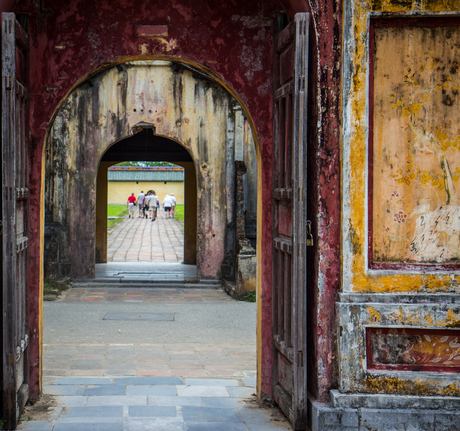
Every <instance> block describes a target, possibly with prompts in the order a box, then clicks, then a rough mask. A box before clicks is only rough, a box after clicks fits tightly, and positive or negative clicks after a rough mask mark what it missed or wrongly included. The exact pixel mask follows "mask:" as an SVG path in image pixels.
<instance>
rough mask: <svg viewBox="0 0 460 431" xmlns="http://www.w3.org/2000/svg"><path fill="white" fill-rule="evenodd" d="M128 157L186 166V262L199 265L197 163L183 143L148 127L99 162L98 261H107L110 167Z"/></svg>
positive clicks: (123, 140)
mask: <svg viewBox="0 0 460 431" xmlns="http://www.w3.org/2000/svg"><path fill="white" fill-rule="evenodd" d="M127 160H130V161H138V162H140V161H143V162H149V161H150V162H162V161H163V162H170V163H174V164H175V165H178V166H181V167H182V168H183V169H184V191H183V194H184V200H183V203H184V204H185V207H184V209H185V213H184V225H183V233H184V250H183V252H184V255H183V263H184V264H188V265H196V260H197V259H196V254H197V253H196V251H197V183H196V170H195V163H194V162H193V160H192V158H191V157H190V154H189V153H188V151H187V150H186V149H185V148H184V147H183V146H181V145H180V144H178V143H176V142H174V141H172V140H170V139H166V138H164V137H161V136H157V135H154V134H153V130H152V129H148V128H147V129H142V130H141V131H140V132H138V133H136V134H134V135H133V136H131V137H129V138H125V139H122V140H121V141H118V142H117V143H116V144H114V145H112V146H111V147H110V148H109V149H108V150H107V151H106V152H105V154H104V155H103V157H102V159H101V161H100V163H99V168H98V174H97V200H96V263H106V262H107V204H108V199H107V197H108V178H107V177H108V169H109V168H110V167H111V166H113V165H116V164H117V163H120V162H123V161H127ZM126 196H128V195H126ZM160 201H161V199H160ZM123 202H124V201H123Z"/></svg>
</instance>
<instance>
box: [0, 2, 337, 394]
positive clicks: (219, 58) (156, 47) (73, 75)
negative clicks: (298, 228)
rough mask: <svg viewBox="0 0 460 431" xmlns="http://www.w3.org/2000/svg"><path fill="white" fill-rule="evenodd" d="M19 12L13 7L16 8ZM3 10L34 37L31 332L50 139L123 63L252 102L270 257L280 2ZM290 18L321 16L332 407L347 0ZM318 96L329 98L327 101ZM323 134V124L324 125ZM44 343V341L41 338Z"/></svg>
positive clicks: (321, 261)
mask: <svg viewBox="0 0 460 431" xmlns="http://www.w3.org/2000/svg"><path fill="white" fill-rule="evenodd" d="M9 3H13V1H12V0H10V2H9ZM9 3H8V2H2V3H1V6H0V9H1V10H3V11H4V10H14V11H15V12H26V13H29V14H30V21H29V33H30V35H31V58H30V60H31V93H32V101H31V102H32V103H31V108H32V112H31V128H32V144H33V145H32V148H33V151H32V174H31V214H32V221H31V232H32V233H31V236H32V238H31V244H30V248H31V256H32V262H31V272H30V284H31V292H32V293H31V308H32V310H35V311H33V312H32V314H31V318H30V324H31V327H36V326H37V323H38V315H37V313H36V310H37V309H36V307H35V304H37V301H38V292H39V286H38V269H39V258H38V255H39V229H40V225H39V218H38V214H39V199H40V190H41V187H42V184H41V169H42V163H41V162H42V160H41V156H42V149H43V142H44V136H45V132H46V129H47V126H48V124H49V121H50V119H51V117H52V114H53V112H54V110H55V109H56V107H57V105H58V103H59V102H60V101H61V100H62V98H63V97H64V96H65V94H66V92H68V91H69V90H70V89H71V87H72V86H73V85H74V84H75V83H76V82H77V81H78V80H79V79H80V78H82V77H83V76H84V75H85V74H87V73H89V72H90V71H92V70H94V69H95V68H97V67H99V66H101V65H103V64H105V63H108V62H111V61H114V60H116V59H117V58H120V57H125V56H133V55H141V54H167V55H172V56H177V57H183V58H187V59H189V60H193V61H196V62H198V63H201V64H204V65H206V66H208V67H209V68H210V69H211V70H212V71H214V72H216V73H218V74H220V75H221V76H222V78H223V79H224V80H225V81H226V82H227V83H228V84H229V86H230V87H232V88H233V89H234V90H235V91H236V93H237V94H238V95H239V96H240V97H241V98H242V100H243V101H244V103H245V104H246V106H247V107H248V109H249V112H250V113H251V115H252V118H253V119H254V123H255V126H256V130H257V133H258V136H259V140H260V150H261V160H262V184H261V185H260V186H261V187H262V195H263V205H264V208H263V209H262V210H261V211H260V212H259V214H261V216H262V217H263V220H262V225H263V228H262V232H261V235H262V242H263V249H265V250H270V249H271V217H270V215H271V208H270V207H271V192H270V189H271V184H272V178H271V139H272V133H271V127H272V37H273V32H274V20H273V17H274V15H275V14H276V13H279V12H282V9H281V7H282V6H281V3H280V2H278V1H276V0H267V1H263V0H257V1H246V0H230V1H225V2H222V1H216V0H207V1H206V0H203V1H196V0H195V1H194V0H171V1H168V2H156V1H153V0H151V1H148V0H147V1H143V2H134V1H129V0H121V1H116V2H114V1H109V0H101V1H94V0H80V1H79V0H69V1H66V2H57V1H54V0H42V1H41V6H40V9H38V6H32V5H28V2H27V1H26V2H19V1H17V3H18V6H17V7H14V6H11V8H12V9H10V5H9ZM285 3H286V10H287V12H288V14H289V15H290V17H291V18H292V17H293V15H294V13H296V12H304V11H311V15H312V21H311V25H312V26H311V33H310V35H311V43H310V60H311V61H310V79H309V85H310V102H311V103H310V107H311V108H310V112H309V115H310V118H311V122H310V124H309V131H310V138H309V142H310V149H309V151H310V162H309V163H310V165H309V170H310V175H309V177H310V184H309V186H310V190H309V191H310V193H309V196H310V197H309V214H310V215H309V217H310V218H311V220H312V221H313V229H314V234H315V247H314V249H309V257H308V259H309V274H308V279H309V280H310V284H309V286H308V289H309V331H310V332H309V346H314V348H313V349H311V350H310V352H309V355H310V358H309V391H310V392H311V393H312V394H313V395H314V396H316V397H318V399H320V400H326V399H327V397H328V391H329V389H330V388H331V387H333V386H334V385H335V374H334V373H335V371H334V354H335V310H334V302H335V300H336V297H337V293H338V289H339V269H340V254H339V253H340V250H339V241H340V231H339V228H340V226H339V220H340V218H339V215H340V188H339V186H340V183H339V126H340V125H339V112H340V100H339V94H340V48H341V2H340V0H308V1H307V0H290V1H289V0H286V2H285ZM136 25H167V26H168V36H167V37H166V38H164V39H156V38H144V37H136ZM318 96H319V97H318ZM318 124H319V126H318ZM270 268H271V255H270V253H268V252H267V253H265V254H264V255H263V256H262V268H260V270H261V274H262V278H263V279H262V283H263V292H262V328H263V331H262V352H261V353H262V357H263V363H262V370H263V379H262V392H264V393H267V394H271V366H272V364H271V317H272V311H271V306H272V304H271V269H270ZM32 335H34V334H32ZM38 358H39V355H38V344H37V339H36V338H32V342H31V363H32V365H33V366H35V368H34V369H33V370H32V376H31V392H32V394H37V393H38V368H37V367H38V366H39V363H38Z"/></svg>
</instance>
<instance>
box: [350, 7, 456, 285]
mask: <svg viewBox="0 0 460 431" xmlns="http://www.w3.org/2000/svg"><path fill="white" fill-rule="evenodd" d="M346 3H347V4H346V5H345V8H348V13H349V14H350V21H351V24H352V25H347V27H348V32H349V33H348V34H349V36H350V37H349V39H348V40H349V42H348V43H347V41H346V40H345V43H346V44H348V47H344V69H347V67H348V64H347V63H350V64H351V74H350V77H349V78H350V85H349V87H348V91H346V92H345V93H344V94H343V100H344V105H343V106H344V115H345V121H344V125H343V127H344V129H343V131H342V136H343V142H342V144H343V148H349V149H352V151H351V150H345V151H344V156H345V157H344V158H343V180H344V181H343V183H344V192H343V206H342V208H343V210H344V211H343V214H344V219H343V227H344V242H345V247H344V252H343V262H344V264H343V271H344V283H343V290H344V291H348V292H417V291H418V292H443V291H444V292H447V291H458V290H459V283H460V276H459V275H458V274H457V273H453V272H446V271H444V272H436V273H435V272H432V271H431V272H430V271H394V270H390V271H377V270H375V271H374V270H370V269H369V268H368V260H367V253H368V248H367V236H368V214H367V209H368V208H367V196H368V183H367V180H368V170H367V167H368V165H367V151H368V124H369V123H368V121H367V119H368V117H367V115H368V114H367V110H368V107H369V106H368V76H369V70H368V66H369V55H370V53H369V51H368V42H369V41H368V35H369V17H370V16H372V15H371V14H372V13H374V12H389V13H391V12H393V13H394V12H397V13H398V15H397V16H396V15H395V17H397V18H404V14H403V12H419V13H420V14H423V13H426V14H429V13H432V12H453V11H457V12H459V11H460V1H446V0H444V1H442V0H439V1H433V0H425V1H422V3H421V5H420V4H419V2H417V1H413V2H411V3H410V2H409V3H408V2H407V1H396V0H388V1H385V0H381V1H379V0H375V1H371V2H368V1H348V2H346ZM400 13H401V14H400ZM377 15H378V14H376V16H377ZM408 18H410V17H408ZM368 54H369V55H368Z"/></svg>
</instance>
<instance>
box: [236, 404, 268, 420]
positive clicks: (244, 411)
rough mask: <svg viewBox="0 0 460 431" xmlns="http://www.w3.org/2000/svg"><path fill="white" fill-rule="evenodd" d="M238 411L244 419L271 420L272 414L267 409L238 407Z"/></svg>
mask: <svg viewBox="0 0 460 431" xmlns="http://www.w3.org/2000/svg"><path fill="white" fill-rule="evenodd" d="M238 411H239V412H240V415H241V417H242V418H243V420H244V421H253V422H270V421H271V420H272V415H271V414H270V412H269V411H267V410H262V409H251V408H247V407H240V408H239V409H238Z"/></svg>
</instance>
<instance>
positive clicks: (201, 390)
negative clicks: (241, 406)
mask: <svg viewBox="0 0 460 431" xmlns="http://www.w3.org/2000/svg"><path fill="white" fill-rule="evenodd" d="M177 395H179V396H180V397H229V396H230V395H229V393H228V390H227V388H226V387H225V386H186V387H178V388H177Z"/></svg>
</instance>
